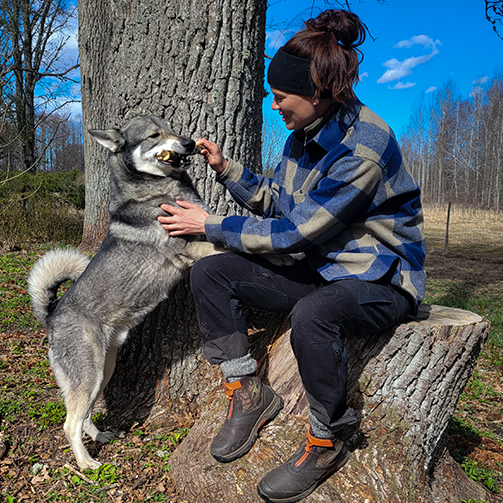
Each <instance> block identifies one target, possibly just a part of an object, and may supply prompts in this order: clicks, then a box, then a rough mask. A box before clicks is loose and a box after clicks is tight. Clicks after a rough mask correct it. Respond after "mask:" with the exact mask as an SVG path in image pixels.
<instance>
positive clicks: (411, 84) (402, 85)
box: [388, 82, 416, 89]
mask: <svg viewBox="0 0 503 503" xmlns="http://www.w3.org/2000/svg"><path fill="white" fill-rule="evenodd" d="M415 85H416V83H415V82H397V83H396V84H395V85H394V86H388V87H389V88H390V89H408V88H409V87H414V86H415Z"/></svg>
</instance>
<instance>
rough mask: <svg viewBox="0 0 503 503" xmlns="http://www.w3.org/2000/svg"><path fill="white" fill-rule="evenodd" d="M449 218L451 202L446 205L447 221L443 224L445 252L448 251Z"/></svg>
mask: <svg viewBox="0 0 503 503" xmlns="http://www.w3.org/2000/svg"><path fill="white" fill-rule="evenodd" d="M450 218H451V203H449V204H448V205H447V223H446V225H445V248H444V251H445V253H449V220H450Z"/></svg>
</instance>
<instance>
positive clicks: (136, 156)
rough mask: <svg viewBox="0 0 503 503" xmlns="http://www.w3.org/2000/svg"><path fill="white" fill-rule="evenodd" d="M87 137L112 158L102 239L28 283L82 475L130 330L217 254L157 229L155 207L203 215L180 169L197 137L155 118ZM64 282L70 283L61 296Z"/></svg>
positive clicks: (57, 258)
mask: <svg viewBox="0 0 503 503" xmlns="http://www.w3.org/2000/svg"><path fill="white" fill-rule="evenodd" d="M90 133H91V134H92V136H94V138H96V140H97V141H98V142H100V143H101V144H102V145H104V146H105V147H107V148H108V149H109V150H110V151H111V155H110V208H109V215H110V224H109V229H108V232H107V235H106V236H105V239H104V241H103V244H102V245H101V248H100V249H99V251H98V253H97V254H96V255H95V257H94V258H93V259H92V260H91V261H89V259H88V258H87V257H86V256H84V255H83V254H81V253H80V252H78V251H76V250H54V251H51V252H49V253H47V254H46V255H44V256H43V257H42V258H41V259H40V260H39V261H37V263H36V264H35V266H34V267H33V269H32V271H31V273H30V277H29V292H30V295H31V299H32V305H33V311H34V313H35V315H36V317H37V318H38V319H39V321H40V323H41V324H42V325H43V326H45V327H47V331H48V337H49V360H50V363H51V366H52V368H53V370H54V374H55V376H56V380H57V382H58V385H59V387H60V388H61V391H62V394H63V397H64V400H65V405H66V410H67V416H66V421H65V425H64V430H65V433H66V436H67V438H68V441H69V443H70V446H71V448H72V450H73V452H74V454H75V457H76V459H77V463H78V465H79V467H80V468H82V469H85V468H98V467H99V466H100V463H99V462H98V461H96V460H94V459H93V458H92V457H91V456H90V454H89V452H88V451H87V450H86V448H85V447H84V444H83V442H82V435H83V433H82V431H85V432H86V433H87V434H88V435H89V436H90V437H91V438H92V439H93V440H98V441H100V442H107V441H109V440H110V439H111V438H112V437H113V433H111V432H101V431H99V430H98V428H97V427H96V426H95V425H94V423H93V421H92V418H91V416H92V411H93V406H94V403H95V401H96V399H97V398H98V396H99V395H100V393H101V392H102V391H103V389H104V387H105V385H106V384H107V382H108V381H109V379H110V377H111V375H112V373H113V371H114V367H115V358H116V353H117V349H118V348H119V347H120V346H121V345H122V344H123V343H124V341H125V340H126V337H127V334H128V331H129V330H130V329H131V328H132V327H133V326H134V325H136V324H138V323H139V322H140V321H141V320H142V319H143V318H144V317H145V315H147V314H148V313H149V312H150V311H152V310H153V309H154V308H155V306H156V305H157V304H158V303H159V302H160V301H162V300H163V299H165V298H166V297H167V294H168V292H169V291H170V290H171V288H172V287H173V286H174V285H175V284H176V283H177V282H178V281H180V280H181V279H182V278H183V276H184V275H185V274H186V273H187V271H188V269H189V268H190V266H191V265H192V264H193V263H194V262H195V261H196V260H198V259H199V258H201V257H204V256H207V255H211V254H214V253H219V252H221V251H223V250H217V249H216V248H215V247H214V246H213V245H212V244H211V243H208V242H205V241H201V240H199V239H197V238H191V237H186V238H183V237H181V238H180V237H177V238H172V237H170V236H169V234H168V233H167V232H166V231H165V230H164V229H163V228H162V227H161V225H160V224H159V223H158V222H157V217H158V216H159V215H161V214H164V212H163V211H162V210H161V209H160V207H159V206H160V204H161V203H168V204H171V205H175V204H176V203H175V201H177V200H185V201H190V202H193V203H197V204H198V205H200V206H202V207H203V208H206V205H205V204H204V202H203V201H202V200H201V198H200V197H199V196H198V194H197V193H196V191H195V190H194V187H193V185H192V183H191V180H190V176H189V174H188V172H187V169H186V168H187V167H188V166H189V165H190V162H189V157H188V156H190V155H192V154H194V153H195V150H196V149H195V142H194V141H193V140H190V139H187V138H183V137H181V136H177V135H175V134H174V133H172V132H171V131H170V130H169V128H168V125H167V123H166V122H165V121H164V120H162V119H160V118H158V117H152V116H145V117H139V118H135V119H133V120H132V121H131V122H130V123H129V124H127V125H126V126H125V127H124V128H121V129H110V130H93V131H90ZM166 152H169V154H168V155H165V154H166ZM206 209H207V208H206ZM67 280H72V281H74V284H73V285H72V286H71V287H70V289H69V290H68V291H67V292H66V293H65V294H64V295H63V296H62V297H60V298H58V297H57V290H58V288H59V286H60V285H61V284H62V283H63V282H65V281H67Z"/></svg>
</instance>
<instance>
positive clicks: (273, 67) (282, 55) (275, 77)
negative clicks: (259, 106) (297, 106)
mask: <svg viewBox="0 0 503 503" xmlns="http://www.w3.org/2000/svg"><path fill="white" fill-rule="evenodd" d="M310 67H311V60H310V59H304V58H299V57H297V56H292V55H291V54H287V53H286V52H283V51H282V50H281V49H280V50H279V51H278V52H277V53H276V54H275V55H274V57H273V58H272V60H271V62H270V63H269V70H268V71H267V82H268V84H269V85H270V86H271V87H274V88H275V89H279V90H280V91H284V92H287V93H292V94H300V95H301V96H314V93H315V86H314V84H313V81H312V80H311V71H310Z"/></svg>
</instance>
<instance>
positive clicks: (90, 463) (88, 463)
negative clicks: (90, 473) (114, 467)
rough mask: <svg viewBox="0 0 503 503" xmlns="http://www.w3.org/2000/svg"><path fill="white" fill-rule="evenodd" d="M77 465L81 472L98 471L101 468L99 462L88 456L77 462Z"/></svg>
mask: <svg viewBox="0 0 503 503" xmlns="http://www.w3.org/2000/svg"><path fill="white" fill-rule="evenodd" d="M77 464H78V465H79V468H80V469H81V470H87V469H88V468H89V469H91V470H97V469H98V468H99V467H100V466H101V463H100V462H99V461H96V460H95V459H93V458H92V457H91V456H89V455H88V456H86V457H85V459H80V460H77Z"/></svg>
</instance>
